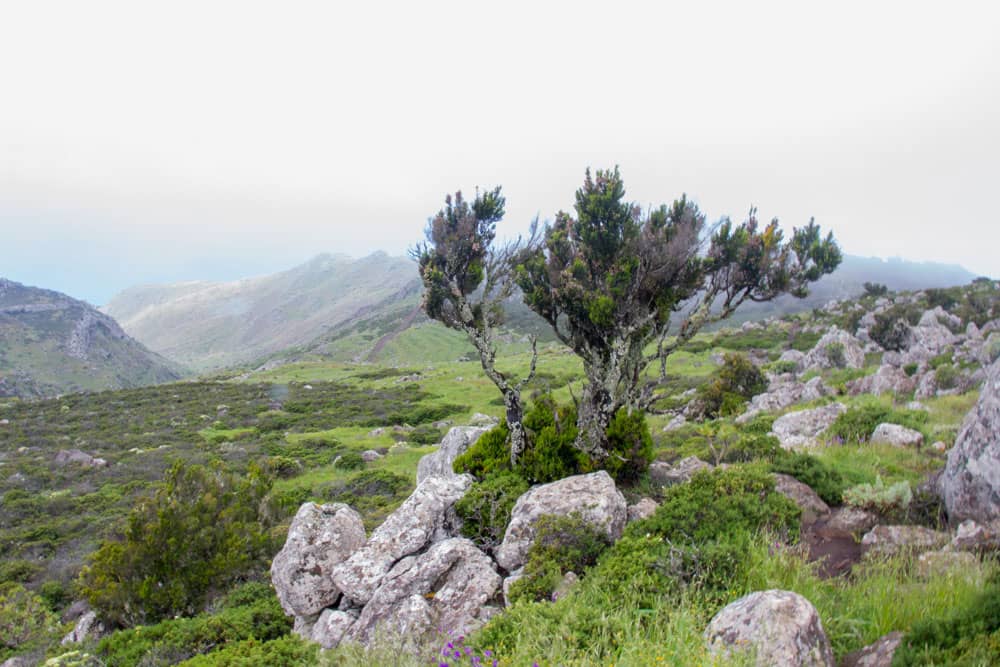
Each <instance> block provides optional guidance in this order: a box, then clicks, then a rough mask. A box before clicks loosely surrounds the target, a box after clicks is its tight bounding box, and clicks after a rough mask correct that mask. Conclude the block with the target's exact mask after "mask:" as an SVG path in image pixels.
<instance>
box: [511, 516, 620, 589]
mask: <svg viewBox="0 0 1000 667" xmlns="http://www.w3.org/2000/svg"><path fill="white" fill-rule="evenodd" d="M609 545H610V542H609V540H608V537H607V535H605V534H604V531H602V530H600V529H599V528H595V527H593V526H592V525H590V524H589V523H587V522H586V521H585V520H584V519H583V518H582V517H581V516H580V515H579V514H571V515H569V516H556V515H552V514H546V515H543V516H541V517H539V519H538V522H537V523H536V524H535V538H534V541H533V542H532V544H531V548H530V549H529V550H528V560H527V562H526V563H525V565H524V576H523V577H521V578H520V579H518V580H517V581H515V582H514V583H513V584H512V585H511V587H510V593H509V596H510V598H511V600H512V601H514V602H517V601H519V600H528V601H539V600H546V599H548V598H549V597H550V596H551V595H552V593H553V591H554V590H555V588H556V587H557V586H558V585H559V583H560V582H561V581H562V578H563V575H565V574H566V573H567V572H573V573H574V574H577V575H578V576H579V575H582V574H583V573H584V572H585V571H586V570H588V569H590V568H591V567H592V566H593V565H594V563H596V562H597V558H598V557H599V556H600V555H601V553H603V552H604V550H605V549H607V548H608V546H609Z"/></svg>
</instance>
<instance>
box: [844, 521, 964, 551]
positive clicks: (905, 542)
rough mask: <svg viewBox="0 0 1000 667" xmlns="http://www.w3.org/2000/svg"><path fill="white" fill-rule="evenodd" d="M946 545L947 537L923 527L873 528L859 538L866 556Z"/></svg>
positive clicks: (926, 549)
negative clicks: (864, 548)
mask: <svg viewBox="0 0 1000 667" xmlns="http://www.w3.org/2000/svg"><path fill="white" fill-rule="evenodd" d="M947 543H948V535H947V534H946V533H942V532H940V531H937V530H931V529H930V528H924V527H923V526H875V527H874V528H872V529H871V530H870V531H868V532H867V533H865V536H864V537H863V538H861V545H862V546H864V547H867V549H866V552H865V553H866V555H868V554H878V555H885V556H894V555H896V554H898V553H903V552H911V553H919V552H922V551H930V550H932V549H937V548H938V547H941V546H944V545H945V544H947Z"/></svg>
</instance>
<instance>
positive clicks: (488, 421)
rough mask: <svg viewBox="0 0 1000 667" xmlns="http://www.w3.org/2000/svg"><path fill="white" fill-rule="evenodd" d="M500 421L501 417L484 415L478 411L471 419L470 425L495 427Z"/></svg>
mask: <svg viewBox="0 0 1000 667" xmlns="http://www.w3.org/2000/svg"><path fill="white" fill-rule="evenodd" d="M498 423H500V420H499V419H497V418H496V417H490V416H489V415H484V414H483V413H482V412H477V413H476V414H474V415H472V418H471V419H469V426H481V427H483V428H493V427H494V426H496V425H497V424H498Z"/></svg>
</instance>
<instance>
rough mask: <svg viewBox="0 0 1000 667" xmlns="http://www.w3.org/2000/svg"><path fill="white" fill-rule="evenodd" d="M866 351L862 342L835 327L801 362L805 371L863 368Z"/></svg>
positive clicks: (800, 366)
mask: <svg viewBox="0 0 1000 667" xmlns="http://www.w3.org/2000/svg"><path fill="white" fill-rule="evenodd" d="M864 365H865V351H864V348H863V347H862V345H861V341H859V340H858V339H857V338H855V337H854V336H852V335H851V334H849V333H847V332H846V331H844V330H843V329H839V328H837V327H833V328H832V329H831V330H830V331H829V332H827V333H826V334H824V335H823V337H822V338H820V339H819V341H818V342H817V343H816V345H814V346H813V349H811V350H809V352H807V353H806V356H805V357H803V358H802V361H801V362H799V368H800V369H801V370H803V371H808V370H820V369H823V368H862V367H864Z"/></svg>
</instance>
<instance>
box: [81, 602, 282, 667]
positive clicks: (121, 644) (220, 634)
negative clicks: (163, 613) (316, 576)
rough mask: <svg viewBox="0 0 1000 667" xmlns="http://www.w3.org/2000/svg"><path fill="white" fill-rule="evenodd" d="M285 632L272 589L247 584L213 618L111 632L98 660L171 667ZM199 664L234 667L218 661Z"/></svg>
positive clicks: (124, 666)
mask: <svg viewBox="0 0 1000 667" xmlns="http://www.w3.org/2000/svg"><path fill="white" fill-rule="evenodd" d="M245 588H249V590H243V589H245ZM289 630H291V620H290V619H289V618H288V617H287V616H285V613H284V611H283V610H282V609H281V605H280V604H278V599H277V598H276V597H275V595H274V592H273V591H272V590H271V589H270V587H268V586H266V585H261V584H249V585H248V586H245V587H242V588H237V589H236V590H235V591H234V592H232V593H230V594H229V595H228V596H227V597H226V598H225V600H224V604H223V606H222V607H221V609H220V610H219V611H218V612H216V613H213V614H200V615H198V616H194V617H192V618H178V619H169V620H164V621H161V622H160V623H157V624H155V625H148V626H143V627H141V628H134V629H130V630H120V631H118V632H115V633H113V634H111V635H109V636H108V637H105V638H104V639H102V640H101V641H100V643H99V644H98V646H97V655H98V656H100V657H101V659H102V660H103V661H104V662H103V664H105V665H107V667H131V666H132V665H139V664H142V665H150V666H153V665H172V664H177V663H179V662H181V661H183V660H187V659H188V658H191V657H193V656H196V655H199V654H203V653H209V652H211V651H216V650H220V649H224V648H225V647H227V646H231V645H238V644H240V643H242V642H245V641H246V640H250V639H253V640H255V643H256V644H258V645H260V643H261V642H268V641H269V640H275V639H279V638H281V637H283V636H285V635H287V634H288V631H289ZM219 657H220V658H224V656H223V655H220V656H219ZM202 664H218V665H224V664H238V663H227V662H226V661H224V660H220V661H216V662H212V663H202ZM260 664H275V663H260ZM286 664H287V663H286Z"/></svg>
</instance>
